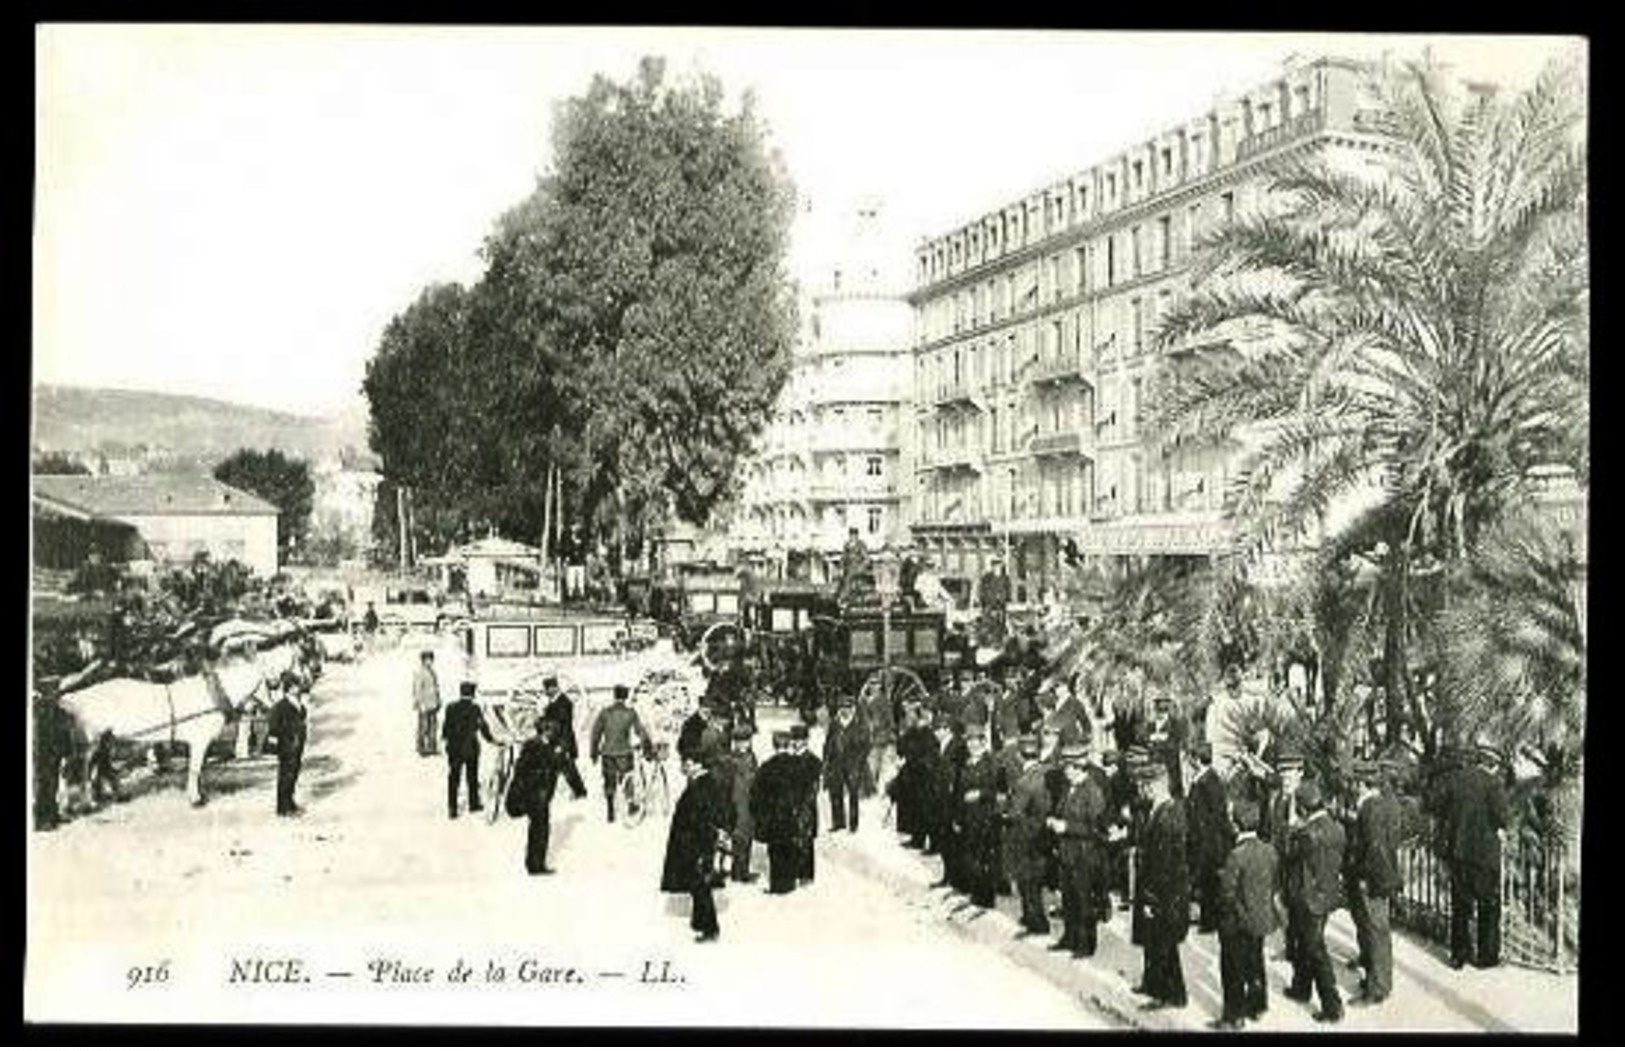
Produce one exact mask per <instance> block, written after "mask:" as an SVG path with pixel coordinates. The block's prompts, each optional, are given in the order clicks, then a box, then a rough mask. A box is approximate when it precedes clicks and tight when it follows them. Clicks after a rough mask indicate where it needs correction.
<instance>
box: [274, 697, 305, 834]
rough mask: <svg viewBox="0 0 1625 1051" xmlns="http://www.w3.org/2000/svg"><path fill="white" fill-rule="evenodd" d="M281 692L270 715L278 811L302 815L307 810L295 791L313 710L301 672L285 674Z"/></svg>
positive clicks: (282, 813)
mask: <svg viewBox="0 0 1625 1051" xmlns="http://www.w3.org/2000/svg"><path fill="white" fill-rule="evenodd" d="M279 692H280V696H279V697H278V698H277V701H276V703H275V704H273V705H271V711H270V714H269V715H268V716H267V717H266V737H267V738H269V739H272V740H275V741H276V812H277V814H279V815H280V816H282V817H298V816H299V815H300V814H303V813H304V812H305V811H304V808H303V807H301V806H299V805H298V804H297V803H295V802H294V801H293V791H294V786H295V785H297V784H298V783H299V768H300V766H301V764H302V763H303V762H304V757H305V737H306V734H307V728H308V724H309V713H308V712H307V710H306V708H305V693H304V690H303V689H302V688H301V687H300V685H299V681H298V677H297V676H295V675H293V674H292V673H288V674H285V675H283V676H282V684H281V690H280V691H279Z"/></svg>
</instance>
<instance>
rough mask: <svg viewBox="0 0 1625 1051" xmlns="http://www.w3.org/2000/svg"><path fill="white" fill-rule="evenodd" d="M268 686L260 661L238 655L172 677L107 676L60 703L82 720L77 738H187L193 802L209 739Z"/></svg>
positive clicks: (197, 802)
mask: <svg viewBox="0 0 1625 1051" xmlns="http://www.w3.org/2000/svg"><path fill="white" fill-rule="evenodd" d="M211 680H212V682H211ZM265 686H266V682H265V675H264V673H263V672H262V671H261V668H260V665H259V663H258V662H257V661H254V660H237V661H228V662H225V663H222V664H220V665H218V666H216V667H215V668H214V669H213V670H212V672H210V671H205V673H204V674H202V675H189V676H186V677H184V678H180V679H176V680H175V681H174V682H169V683H161V682H147V681H144V680H141V679H128V678H117V679H105V680H103V681H101V682H98V683H96V684H95V685H93V686H86V687H84V688H83V689H80V690H75V691H73V692H71V693H67V694H64V695H63V696H62V698H61V701H60V703H61V706H62V710H63V711H64V712H66V713H67V714H68V715H69V716H70V717H71V718H72V719H73V721H74V723H75V724H76V728H77V733H76V735H75V736H76V739H77V740H82V741H96V740H99V739H100V738H101V736H102V734H103V733H104V732H110V733H111V734H112V735H113V736H114V737H116V738H120V739H123V740H127V741H135V742H138V743H146V744H161V743H168V744H174V743H176V742H180V743H183V744H185V745H186V747H187V771H186V788H187V792H188V794H189V796H190V797H191V801H192V805H193V806H202V805H203V804H204V802H205V801H206V800H205V799H204V796H203V784H202V781H203V760H204V756H205V754H206V753H207V751H208V748H209V744H210V743H211V742H212V741H214V739H215V738H216V737H218V736H219V735H220V733H221V731H223V730H224V729H225V727H226V720H227V718H228V717H231V716H235V715H236V714H237V713H238V712H240V711H241V710H242V708H243V707H244V705H246V704H247V703H248V701H249V700H250V699H251V698H252V697H253V696H254V695H255V694H257V693H260V692H262V691H263V690H264V689H265Z"/></svg>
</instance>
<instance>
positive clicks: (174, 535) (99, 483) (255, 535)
mask: <svg viewBox="0 0 1625 1051" xmlns="http://www.w3.org/2000/svg"><path fill="white" fill-rule="evenodd" d="M33 481H34V496H33V502H34V505H35V507H36V508H38V509H39V510H41V511H43V512H45V513H48V514H53V515H58V516H62V517H69V518H80V519H84V520H86V521H94V520H104V521H113V522H124V523H126V524H128V525H132V526H134V527H135V528H136V529H137V530H138V531H140V533H141V538H142V539H143V540H145V541H146V543H147V548H148V549H149V550H150V551H151V553H152V557H153V559H154V561H156V562H160V563H163V562H167V563H185V562H189V561H191V560H192V558H193V557H194V556H196V555H197V554H198V553H200V552H203V553H207V554H208V556H209V557H210V558H211V559H214V560H215V561H217V562H224V561H226V560H227V559H235V560H237V561H238V562H241V563H243V564H244V565H246V566H247V567H248V568H249V569H251V570H253V571H254V572H255V573H257V574H259V575H261V576H265V577H270V576H274V575H275V574H276V572H277V542H276V524H277V514H278V512H277V509H276V507H275V506H274V505H272V504H270V503H267V502H266V501H264V500H262V499H260V498H259V497H257V496H255V495H254V494H252V493H247V492H244V491H243V490H241V489H236V488H233V487H232V486H229V485H226V484H224V483H223V482H217V481H215V480H214V479H213V478H209V477H207V476H188V475H135V476H131V477H120V476H117V475H36V476H35V477H34V480H33Z"/></svg>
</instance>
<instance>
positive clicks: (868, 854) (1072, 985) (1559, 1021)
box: [818, 799, 1579, 1034]
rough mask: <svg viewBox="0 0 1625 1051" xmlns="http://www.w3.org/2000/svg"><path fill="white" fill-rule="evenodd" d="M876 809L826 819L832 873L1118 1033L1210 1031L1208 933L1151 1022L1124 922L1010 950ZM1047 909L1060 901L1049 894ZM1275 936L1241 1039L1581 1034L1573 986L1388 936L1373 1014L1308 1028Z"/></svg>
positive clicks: (1199, 937)
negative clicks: (838, 869) (1068, 946)
mask: <svg viewBox="0 0 1625 1051" xmlns="http://www.w3.org/2000/svg"><path fill="white" fill-rule="evenodd" d="M882 810H883V803H882V801H880V800H878V799H871V800H867V801H865V803H864V812H863V817H864V823H863V827H862V828H861V829H860V831H859V832H858V833H856V834H851V833H843V832H835V833H831V832H828V831H827V829H828V827H829V825H828V815H827V813H826V815H825V816H824V818H823V824H822V825H821V826H820V827H821V828H822V829H825V830H826V831H823V832H821V833H820V835H819V839H818V842H819V850H820V852H821V853H822V854H823V856H824V857H826V858H828V859H829V860H830V861H831V862H833V863H835V864H838V865H842V866H845V867H847V868H850V869H852V870H854V871H856V872H858V873H860V874H862V875H864V876H866V877H868V878H870V879H873V880H875V881H877V882H879V883H881V884H884V885H885V886H887V887H888V888H890V889H891V890H892V891H893V892H894V893H897V894H898V895H899V896H901V897H905V898H910V899H914V900H916V901H917V902H918V903H919V904H920V906H921V907H922V908H926V909H929V910H931V911H932V912H933V913H934V914H936V916H937V917H938V918H939V919H941V920H943V921H945V922H946V924H947V925H948V926H949V927H950V928H951V929H952V930H954V931H955V932H956V933H958V934H959V935H960V936H962V937H965V938H968V939H971V940H974V941H977V942H981V943H983V944H986V945H989V946H997V947H999V948H1000V950H1001V951H1002V952H1003V953H1004V954H1005V955H1006V956H1007V957H1009V958H1010V959H1012V960H1014V961H1016V962H1018V963H1020V964H1021V965H1022V966H1024V967H1026V968H1027V969H1029V970H1031V971H1033V972H1035V973H1037V974H1040V975H1042V976H1043V977H1044V978H1046V979H1047V980H1049V981H1050V982H1052V983H1054V984H1056V985H1057V986H1059V987H1061V988H1063V989H1067V990H1069V991H1075V992H1076V994H1077V996H1078V997H1079V999H1080V1000H1081V1001H1082V1002H1083V1003H1084V1004H1085V1005H1086V1006H1088V1007H1089V1008H1090V1009H1092V1010H1095V1011H1098V1012H1101V1013H1103V1014H1105V1015H1106V1016H1107V1017H1109V1018H1112V1019H1113V1020H1114V1021H1116V1022H1117V1023H1118V1024H1121V1025H1123V1026H1125V1027H1133V1028H1137V1029H1145V1030H1150V1031H1179V1030H1194V1031H1206V1026H1207V1025H1208V1023H1209V1022H1211V1021H1212V1020H1214V1019H1216V1018H1218V1017H1219V1011H1220V1003H1221V997H1220V990H1219V946H1218V938H1217V936H1216V935H1212V934H1198V933H1196V929H1195V926H1194V925H1193V926H1192V928H1191V934H1190V935H1189V936H1188V937H1187V938H1186V939H1185V942H1184V944H1183V945H1182V946H1181V948H1180V958H1181V962H1182V963H1183V966H1184V971H1185V984H1186V987H1187V989H1188V991H1189V995H1190V1003H1189V1004H1188V1005H1187V1006H1186V1007H1184V1008H1165V1009H1161V1010H1157V1011H1144V1010H1141V1009H1140V1004H1141V1002H1142V1000H1143V998H1142V997H1140V996H1137V995H1135V994H1134V993H1133V992H1132V991H1131V990H1132V989H1133V987H1134V986H1135V985H1136V984H1138V982H1139V980H1140V973H1141V960H1142V956H1141V951H1140V949H1139V947H1138V946H1135V945H1132V944H1130V941H1129V913H1128V912H1126V911H1122V910H1119V911H1117V912H1116V913H1115V914H1114V915H1113V917H1112V919H1111V921H1110V922H1109V923H1108V924H1103V925H1102V926H1101V927H1100V930H1099V947H1098V950H1097V951H1096V953H1095V955H1094V956H1093V957H1092V958H1090V959H1087V960H1074V959H1073V958H1072V957H1071V956H1070V955H1069V954H1066V953H1056V952H1050V951H1049V950H1048V946H1049V945H1050V944H1051V943H1053V942H1054V941H1055V940H1056V939H1057V938H1059V936H1060V921H1059V920H1058V919H1054V918H1052V920H1051V923H1052V925H1053V928H1054V929H1053V933H1051V934H1050V935H1047V936H1035V937H1031V938H1024V939H1018V938H1016V934H1017V932H1018V931H1019V930H1020V929H1021V928H1020V924H1019V923H1018V922H1017V919H1016V912H1017V909H1016V906H1015V903H1014V901H1013V899H1010V898H1000V899H999V900H998V907H997V908H995V909H989V910H980V909H976V908H974V907H972V906H970V905H969V904H968V903H967V902H966V901H965V900H964V899H963V898H960V897H958V896H956V895H953V894H951V893H950V892H949V891H948V890H947V889H946V888H943V889H938V890H932V889H930V885H931V883H932V882H934V881H935V880H936V879H937V878H938V877H939V876H940V875H941V872H942V864H941V861H940V860H939V859H938V858H935V857H926V856H923V855H921V854H919V853H917V852H915V851H911V850H907V849H905V848H903V847H902V846H900V845H899V844H898V837H897V836H896V835H895V834H894V833H893V831H892V830H891V829H889V828H883V827H881V823H880V820H879V819H880V815H881V813H882ZM1049 900H1050V902H1051V903H1052V904H1053V903H1054V902H1055V901H1056V895H1054V894H1051V895H1049ZM1326 934H1327V947H1328V948H1329V949H1330V951H1331V955H1332V960H1333V964H1334V966H1335V968H1336V971H1337V979H1338V982H1339V985H1340V987H1341V989H1342V992H1343V999H1344V1002H1345V1003H1347V1001H1348V1000H1350V999H1352V998H1353V996H1354V995H1355V994H1356V993H1357V992H1358V989H1359V972H1358V971H1356V970H1354V969H1353V968H1350V967H1345V966H1344V965H1343V961H1344V960H1347V959H1351V958H1353V957H1354V956H1355V955H1356V948H1355V939H1354V925H1353V923H1352V922H1351V921H1350V919H1349V915H1348V913H1347V912H1344V911H1339V912H1338V913H1336V914H1334V915H1333V917H1332V918H1331V920H1330V922H1328V924H1327V928H1326ZM1280 953H1281V935H1280V934H1279V933H1277V934H1275V935H1273V936H1272V937H1271V939H1270V940H1269V942H1268V943H1266V946H1265V957H1266V964H1265V966H1266V970H1267V972H1268V975H1269V984H1270V1009H1269V1012H1268V1014H1266V1015H1265V1016H1264V1017H1263V1018H1262V1019H1260V1020H1259V1021H1258V1022H1254V1023H1251V1024H1249V1026H1248V1027H1247V1029H1246V1030H1244V1032H1255V1031H1256V1032H1318V1033H1328V1034H1332V1033H1337V1032H1384V1031H1389V1032H1392V1031H1414V1032H1492V1033H1512V1032H1544V1033H1574V1032H1578V1030H1579V980H1578V977H1577V976H1574V975H1568V976H1561V977H1560V976H1557V975H1551V974H1546V973H1543V972H1540V971H1532V970H1525V969H1522V968H1517V967H1511V966H1503V967H1499V968H1496V969H1494V970H1489V971H1479V970H1475V969H1472V968H1467V969H1465V970H1462V971H1455V970H1452V969H1451V968H1450V967H1449V965H1448V963H1447V962H1446V958H1445V955H1444V954H1443V953H1442V951H1440V950H1436V949H1435V948H1434V947H1432V946H1430V945H1428V944H1426V943H1423V942H1420V941H1418V940H1416V939H1413V938H1412V937H1410V936H1409V935H1407V934H1405V933H1403V932H1399V931H1396V932H1395V933H1394V992H1393V994H1392V995H1391V996H1390V997H1389V999H1388V1000H1387V1001H1386V1002H1385V1003H1383V1004H1381V1005H1380V1006H1377V1007H1367V1008H1361V1007H1348V1008H1347V1011H1346V1013H1345V1016H1344V1019H1343V1021H1342V1022H1340V1023H1338V1024H1336V1025H1323V1024H1320V1023H1317V1022H1315V1021H1314V1019H1313V1018H1312V1013H1313V1011H1314V1010H1315V1008H1316V1007H1318V1004H1316V1003H1314V1002H1313V1001H1312V1002H1311V1003H1309V1004H1300V1003H1296V1002H1294V1001H1292V1000H1288V999H1287V998H1286V997H1285V996H1284V995H1282V990H1283V989H1284V988H1285V986H1286V983H1287V981H1288V979H1289V977H1290V973H1291V971H1290V967H1289V966H1288V964H1287V963H1286V961H1285V960H1282V959H1279V958H1278V957H1279V956H1280Z"/></svg>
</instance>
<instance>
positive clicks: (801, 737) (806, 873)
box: [790, 723, 824, 883]
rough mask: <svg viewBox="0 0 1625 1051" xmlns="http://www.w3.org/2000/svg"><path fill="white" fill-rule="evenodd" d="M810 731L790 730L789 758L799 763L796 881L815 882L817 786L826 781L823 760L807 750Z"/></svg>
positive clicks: (800, 727) (800, 725)
mask: <svg viewBox="0 0 1625 1051" xmlns="http://www.w3.org/2000/svg"><path fill="white" fill-rule="evenodd" d="M807 740H808V732H807V725H806V724H805V723H797V724H796V725H794V726H792V727H790V755H791V758H792V759H794V760H795V763H796V773H797V778H798V780H797V782H796V811H795V814H796V856H797V859H798V860H797V863H796V879H798V880H799V881H800V882H802V883H811V882H813V877H814V874H815V871H814V870H815V868H816V866H815V864H814V859H815V855H814V853H813V841H814V840H816V839H817V838H818V786H819V784H820V783H821V782H822V781H823V773H824V769H823V768H824V764H823V761H822V760H820V759H819V758H818V756H816V755H814V754H813V753H812V752H811V751H809V750H808V745H807Z"/></svg>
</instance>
